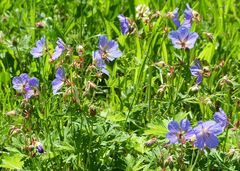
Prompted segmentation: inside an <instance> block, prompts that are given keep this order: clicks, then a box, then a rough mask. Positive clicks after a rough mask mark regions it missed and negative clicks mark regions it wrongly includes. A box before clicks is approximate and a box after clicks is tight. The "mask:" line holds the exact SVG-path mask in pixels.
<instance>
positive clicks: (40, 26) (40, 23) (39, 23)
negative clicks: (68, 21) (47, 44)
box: [35, 21, 45, 28]
mask: <svg viewBox="0 0 240 171" xmlns="http://www.w3.org/2000/svg"><path fill="white" fill-rule="evenodd" d="M35 26H36V27H37V28H43V27H44V26H45V25H44V23H43V22H41V21H39V22H36V23H35Z"/></svg>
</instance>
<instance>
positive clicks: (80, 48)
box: [77, 45, 84, 56]
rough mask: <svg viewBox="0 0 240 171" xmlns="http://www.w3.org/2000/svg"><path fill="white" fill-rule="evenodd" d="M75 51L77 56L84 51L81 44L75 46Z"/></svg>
mask: <svg viewBox="0 0 240 171" xmlns="http://www.w3.org/2000/svg"><path fill="white" fill-rule="evenodd" d="M77 52H78V55H79V56H82V55H83V53H84V47H83V46H82V45H78V46H77Z"/></svg>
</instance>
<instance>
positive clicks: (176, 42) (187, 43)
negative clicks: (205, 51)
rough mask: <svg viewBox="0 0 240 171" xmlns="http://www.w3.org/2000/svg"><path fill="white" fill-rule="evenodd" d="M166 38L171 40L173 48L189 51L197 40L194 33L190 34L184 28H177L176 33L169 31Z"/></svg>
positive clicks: (196, 35)
mask: <svg viewBox="0 0 240 171" xmlns="http://www.w3.org/2000/svg"><path fill="white" fill-rule="evenodd" d="M168 38H170V39H171V40H172V43H173V46H174V47H175V48H177V49H181V48H183V49H191V48H193V47H194V44H195V42H196V40H197V38H198V34H197V33H196V32H190V31H189V29H188V28H186V27H179V28H178V30H176V31H171V32H170V33H169V35H168Z"/></svg>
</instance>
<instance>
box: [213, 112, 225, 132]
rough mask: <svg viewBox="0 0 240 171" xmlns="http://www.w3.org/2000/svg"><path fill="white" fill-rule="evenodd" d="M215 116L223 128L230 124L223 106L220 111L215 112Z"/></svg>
mask: <svg viewBox="0 0 240 171" xmlns="http://www.w3.org/2000/svg"><path fill="white" fill-rule="evenodd" d="M213 118H214V120H215V121H216V122H217V123H219V124H220V125H221V127H222V129H223V130H224V129H225V128H226V127H227V126H228V118H227V115H226V113H225V112H224V111H223V110H222V108H219V112H215V114H214V116H213Z"/></svg>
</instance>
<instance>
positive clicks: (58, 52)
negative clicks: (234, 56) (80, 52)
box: [51, 46, 63, 60]
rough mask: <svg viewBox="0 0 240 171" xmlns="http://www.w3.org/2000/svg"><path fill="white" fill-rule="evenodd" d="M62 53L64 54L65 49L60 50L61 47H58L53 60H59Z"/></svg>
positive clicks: (52, 57)
mask: <svg viewBox="0 0 240 171" xmlns="http://www.w3.org/2000/svg"><path fill="white" fill-rule="evenodd" d="M62 53H63V49H62V48H60V47H59V46H56V48H55V51H54V52H53V54H52V56H51V59H52V60H55V59H57V58H59V57H60V56H61V54H62Z"/></svg>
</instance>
